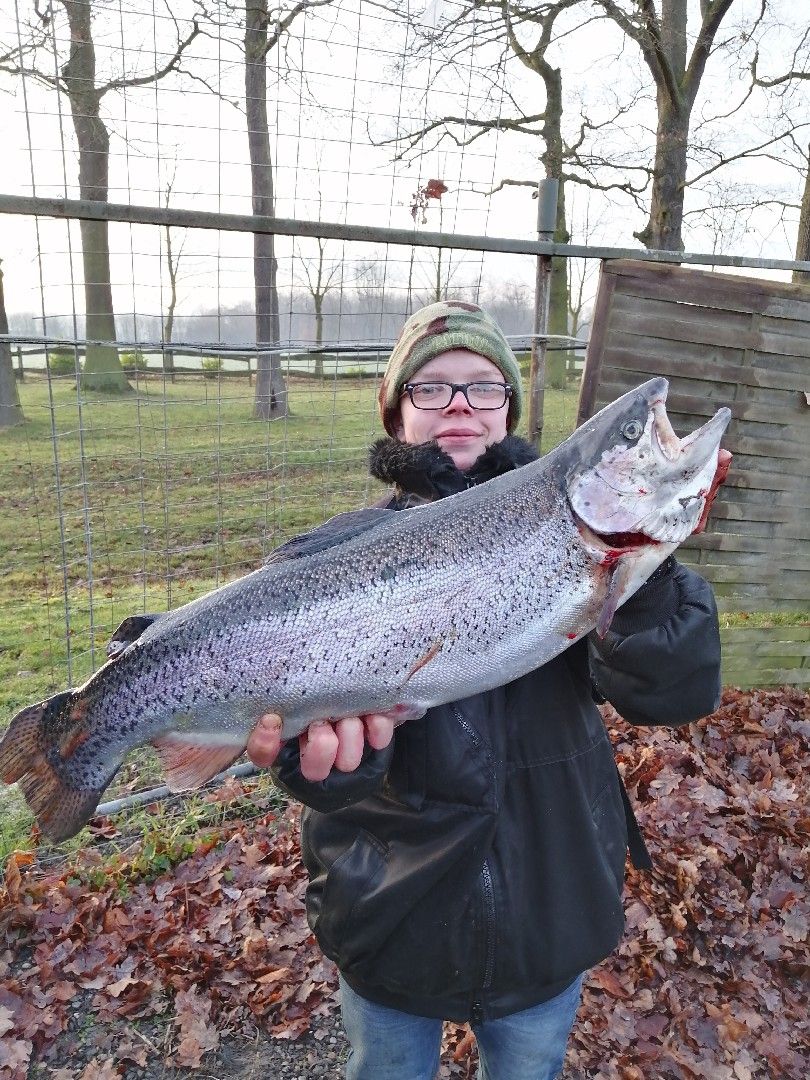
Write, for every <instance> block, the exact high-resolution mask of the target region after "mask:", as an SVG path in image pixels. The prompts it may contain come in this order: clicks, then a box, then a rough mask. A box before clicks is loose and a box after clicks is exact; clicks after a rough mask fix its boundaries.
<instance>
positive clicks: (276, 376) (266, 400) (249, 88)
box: [245, 0, 289, 420]
mask: <svg viewBox="0 0 810 1080" xmlns="http://www.w3.org/2000/svg"><path fill="white" fill-rule="evenodd" d="M268 21H269V17H268V10H267V0H246V2H245V111H246V116H247V130H248V146H249V149H250V184H251V191H252V196H253V213H254V214H257V215H263V216H267V217H273V215H274V214H275V199H274V194H273V163H272V159H271V157H270V133H269V130H268V125H267V30H268ZM276 271H277V263H276V253H275V238H274V237H273V236H272V234H260V233H254V234H253V281H254V294H255V304H256V344H257V346H258V348H259V350H261V349H262V347H265V348H266V347H268V346H274V345H278V343H279V340H280V337H281V335H280V332H279V316H278V288H277V284H276ZM288 411H289V406H288V397H287V386H286V384H285V382H284V376H283V373H282V370H281V360H280V358H279V356H278V355H277V354H275V355H268V354H267V353H264V354H262V353H261V352H259V354H258V356H257V358H256V396H255V401H254V406H253V415H254V416H255V417H257V418H258V419H261V420H274V419H276V418H277V417H280V416H286V415H287V413H288Z"/></svg>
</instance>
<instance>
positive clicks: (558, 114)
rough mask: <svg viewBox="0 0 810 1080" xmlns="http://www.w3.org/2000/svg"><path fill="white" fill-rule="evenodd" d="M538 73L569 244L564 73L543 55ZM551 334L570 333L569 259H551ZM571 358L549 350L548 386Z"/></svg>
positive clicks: (560, 224)
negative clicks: (566, 196) (566, 201)
mask: <svg viewBox="0 0 810 1080" xmlns="http://www.w3.org/2000/svg"><path fill="white" fill-rule="evenodd" d="M537 70H538V73H539V75H540V77H541V78H542V80H543V83H544V84H545V88H546V107H545V110H544V121H543V142H544V144H545V148H546V149H545V152H544V153H543V155H542V160H543V164H544V165H545V170H546V176H547V177H549V179H552V180H556V181H557V185H558V187H557V217H556V221H555V226H554V239H555V241H556V242H557V243H561V244H567V243H568V240H569V239H570V237H569V233H568V226H567V223H566V220H565V185H564V181H563V153H564V150H563V138H562V115H563V93H562V75H561V73H560V69H559V68H554V67H552V66H551V65H550V64H548V63H546V61H545V58H542V60H541V61H540V63H539V64H538V69H537ZM547 333H549V334H567V333H568V260H567V259H552V260H551V282H550V293H549V307H548V327H547ZM567 369H568V360H567V357H566V354H565V353H564V352H563V351H562V350H560V349H549V350H548V351H547V353H546V386H550V387H552V388H553V389H555V390H560V389H564V388H565V385H566V382H567V376H568V371H567Z"/></svg>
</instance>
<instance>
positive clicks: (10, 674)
mask: <svg viewBox="0 0 810 1080" xmlns="http://www.w3.org/2000/svg"><path fill="white" fill-rule="evenodd" d="M19 389H20V400H21V404H22V407H23V411H24V414H25V416H26V423H25V424H24V425H21V426H20V427H18V428H13V429H10V430H7V431H4V432H0V553H2V559H1V561H0V569H1V570H2V573H0V731H1V730H3V729H4V728H5V727H6V725H7V724H8V721H9V720H10V718H11V716H12V715H13V714H14V713H15V712H16V711H17V710H18V709H19V708H21V707H23V706H24V705H28V704H30V703H31V702H33V701H37V700H39V699H40V698H42V697H45V696H47V695H48V694H51V693H54V692H56V691H59V690H63V689H65V687H66V686H68V685H75V684H77V683H78V682H80V681H82V680H83V679H85V678H86V677H87V676H88V675H90V674H91V673H92V671H93V670H94V669H95V668H96V667H97V666H98V665H99V664H100V663H101V662H102V661H103V658H104V644H105V642H106V641H107V640H108V638H109V636H110V634H111V632H112V630H114V628H115V627H116V626H117V625H118V623H119V622H120V621H121V620H122V619H123V618H125V617H126V616H127V615H129V614H132V613H134V612H142V611H161V610H165V609H166V608H167V607H176V606H177V605H179V604H181V603H185V602H186V601H188V600H191V599H193V598H194V597H196V596H200V595H202V594H203V593H205V592H207V591H209V590H210V589H211V588H213V587H215V586H216V585H218V584H222V583H223V582H225V581H227V580H230V579H232V578H234V577H237V576H239V575H241V574H244V573H247V572H248V571H250V570H252V569H255V567H256V566H258V565H260V563H261V561H262V558H263V557H264V556H266V555H267V554H268V553H269V552H270V551H271V550H272V549H273V548H275V547H277V546H278V545H279V544H280V543H282V542H284V541H285V540H287V539H288V538H289V537H290V536H293V535H296V534H297V533H300V532H302V531H304V530H306V529H308V528H311V527H312V526H314V525H317V524H318V523H320V522H321V521H323V520H325V519H326V518H328V517H330V516H331V515H333V514H336V513H339V512H341V511H343V510H347V509H351V508H354V507H357V506H361V505H364V504H367V503H369V502H372V501H374V500H375V499H377V498H379V497H380V495H381V494H382V493H383V492H384V488H383V487H382V485H380V484H379V483H378V482H376V481H373V480H370V479H369V477H368V474H367V469H366V456H367V448H368V446H369V444H370V443H371V441H372V440H373V439H374V438H377V437H379V436H380V435H381V434H382V431H381V428H380V425H379V421H378V419H377V413H376V391H377V385H376V382H375V381H374V380H369V379H357V380H352V379H340V380H338V381H332V380H328V379H327V380H325V381H323V382H321V381H317V380H311V379H301V380H292V381H291V382H290V406H291V415H290V416H289V417H288V418H286V419H284V420H279V421H275V422H273V423H265V422H263V421H258V420H253V419H252V418H251V412H252V400H253V390H252V388H251V387H249V386H248V385H247V384H246V382H245V381H243V380H236V379H228V380H222V381H221V382H220V381H219V380H211V379H203V378H200V377H197V378H191V379H183V380H182V381H181V380H178V381H177V382H175V383H173V384H167V385H165V386H164V384H163V383H162V382H161V381H158V380H140V381H139V383H138V392H137V393H136V394H132V395H129V396H126V397H115V398H102V397H90V396H87V395H82V396H79V394H78V392H77V389H76V386H75V381H74V380H73V379H70V378H67V377H65V378H64V379H59V380H54V382H53V383H52V387H51V389H50V390H49V387H48V384H47V383H46V382H45V381H44V379H38V378H36V377H29V378H28V379H26V381H25V382H24V383H22V384H20V386H19ZM576 402H577V393H576V390H574V389H571V390H569V391H564V392H563V391H547V392H546V396H545V403H546V417H545V430H544V449H546V450H547V449H550V448H551V447H552V446H554V445H556V443H558V442H559V441H560V440H561V439H562V438H564V437H565V436H566V435H568V434H569V433H570V432H571V430H572V429H573V424H574V414H575V410H576ZM132 760H133V761H134V762H135V763H136V766H135V767H136V770H137V771H138V776H137V777H136V778H135V779H136V780H137V779H141V780H142V781H143V783H141V784H140V786H150V785H151V784H153V783H155V782H159V777H158V776H157V775H156V773H155V769H154V764H153V762H152V760H151V759H150V758H149V756H148V755H146V756H143V757H135V756H133V759H132ZM133 782H134V780H133V776H132V768H131V766H130V765H127V766H126V767H125V768H124V769H122V771H121V773H120V774H119V777H118V778H117V779H116V783H115V785H114V786H112V787H111V788H110V789H108V793H107V794H106V795H105V798H108V797H115V795H116V794H117V793H118V792H119V791H120V789H121V788H127V787H129V786H131V785H132V784H133ZM29 823H30V816H29V815H28V814H27V811H25V810H24V808H22V807H21V804H20V800H19V798H18V796H17V794H16V788H11V789H5V790H4V791H2V792H0V848H2V847H5V848H6V849H8V848H9V847H13V846H15V844H16V845H19V844H21V843H23V842H24V840H25V835H26V832H27V828H28V825H29Z"/></svg>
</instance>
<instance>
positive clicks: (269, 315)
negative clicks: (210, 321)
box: [244, 0, 333, 420]
mask: <svg viewBox="0 0 810 1080" xmlns="http://www.w3.org/2000/svg"><path fill="white" fill-rule="evenodd" d="M332 2H333V0H298V2H297V3H295V4H294V5H293V6H292V7H291V8H289V9H287V10H286V11H285V10H283V9H281V10H278V9H276V10H274V11H273V13H272V16H271V14H270V10H269V5H268V0H245V37H244V47H245V113H246V119H247V131H248V146H249V149H250V185H251V195H252V200H253V213H254V214H256V215H261V216H266V217H273V216H274V215H275V211H276V203H275V192H274V185H273V158H272V154H271V152H270V129H269V126H268V122H267V56H268V54H269V53H270V52H271V50H273V49H275V48H276V46H277V45H278V44H279V43H280V42H281V41H282V40H283V38H284V37H285V35H286V34H288V32H289V30H290V27H291V26H292V24H293V23H294V22H295V20H296V19H297V18H298V17H299V16H300V15H302V14H305V13H306V12H308V11H310V10H312V9H313V8H317V7H323V6H325V5H328V4H331V3H332ZM277 273H278V263H277V261H276V250H275V237H274V236H273V235H272V234H271V233H254V234H253V279H254V295H255V302H256V344H257V346H258V349H259V352H258V356H257V362H256V397H255V402H254V408H253V415H254V416H256V417H257V418H259V419H261V420H273V419H275V418H277V417H280V416H286V415H287V412H288V410H289V404H288V398H287V387H286V384H285V382H284V375H283V373H282V370H281V360H280V359H279V356H278V354H277V353H273V352H271V351H265V352H262V351H261V350H262V349H266V350H271V349H272V348H273V347H274V346H277V345H278V343H279V340H280V333H279V311H278V285H277Z"/></svg>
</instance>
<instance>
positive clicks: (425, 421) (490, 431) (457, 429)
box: [396, 349, 509, 469]
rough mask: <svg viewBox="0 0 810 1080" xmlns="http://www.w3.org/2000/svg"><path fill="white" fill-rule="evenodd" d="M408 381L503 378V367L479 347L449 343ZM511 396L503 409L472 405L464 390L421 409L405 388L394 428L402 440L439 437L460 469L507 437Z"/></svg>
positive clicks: (496, 380)
mask: <svg viewBox="0 0 810 1080" xmlns="http://www.w3.org/2000/svg"><path fill="white" fill-rule="evenodd" d="M408 381H409V382H414V383H415V382H449V383H469V382H479V381H480V382H500V383H502V382H505V381H506V380H505V379H504V377H503V375H502V373H501V371H500V369H499V368H497V367H496V366H495V364H493V363H492V361H491V360H487V358H486V357H485V356H481V355H480V354H479V353H474V352H470V351H469V350H468V349H449V350H448V351H447V352H443V353H439V355H438V356H434V357H433V359H432V360H428V362H427V363H426V364H423V365H422V367H421V368H419V370H418V371H417V372H416V373H415V374H414V375H412V376H411V377H410V379H409V380H408ZM508 416H509V402H508V401H506V403H505V404H504V406H503V408H502V409H473V408H471V407H470V406H469V405H468V404H467V399H466V398H465V397H464V395H463V394H462V393H460V392H457V393H456V394H454V395H453V400H452V401H451V402H450V404H449V405H448V406H447V407H446V408H444V409H430V410H428V409H417V408H414V406H413V404H412V402H411V400H410V398H409V397H408V395H407V394H404V395H403V396H402V397H401V398H400V402H399V417H398V418H397V421H396V433H397V438H398V439H399V441H400V442H405V443H425V442H430V441H431V440H433V439H435V440H436V441H437V442H438V444H439V446H440V447H441V448H442V450H444V452H445V453H446V454H449V455H450V457H451V458H452V459H453V461H454V462H455V465H456V467H457V468H459V469H469V467H470V466H471V465H472V464H473V463H474V462H475V461H477V459H478V458H479V457H480V456H481V454H483V452H484V451H485V450H486V448H487V447H488V446H492V445H493V443H497V442H500V441H501V439H504V438H506V422H507V419H508Z"/></svg>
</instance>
